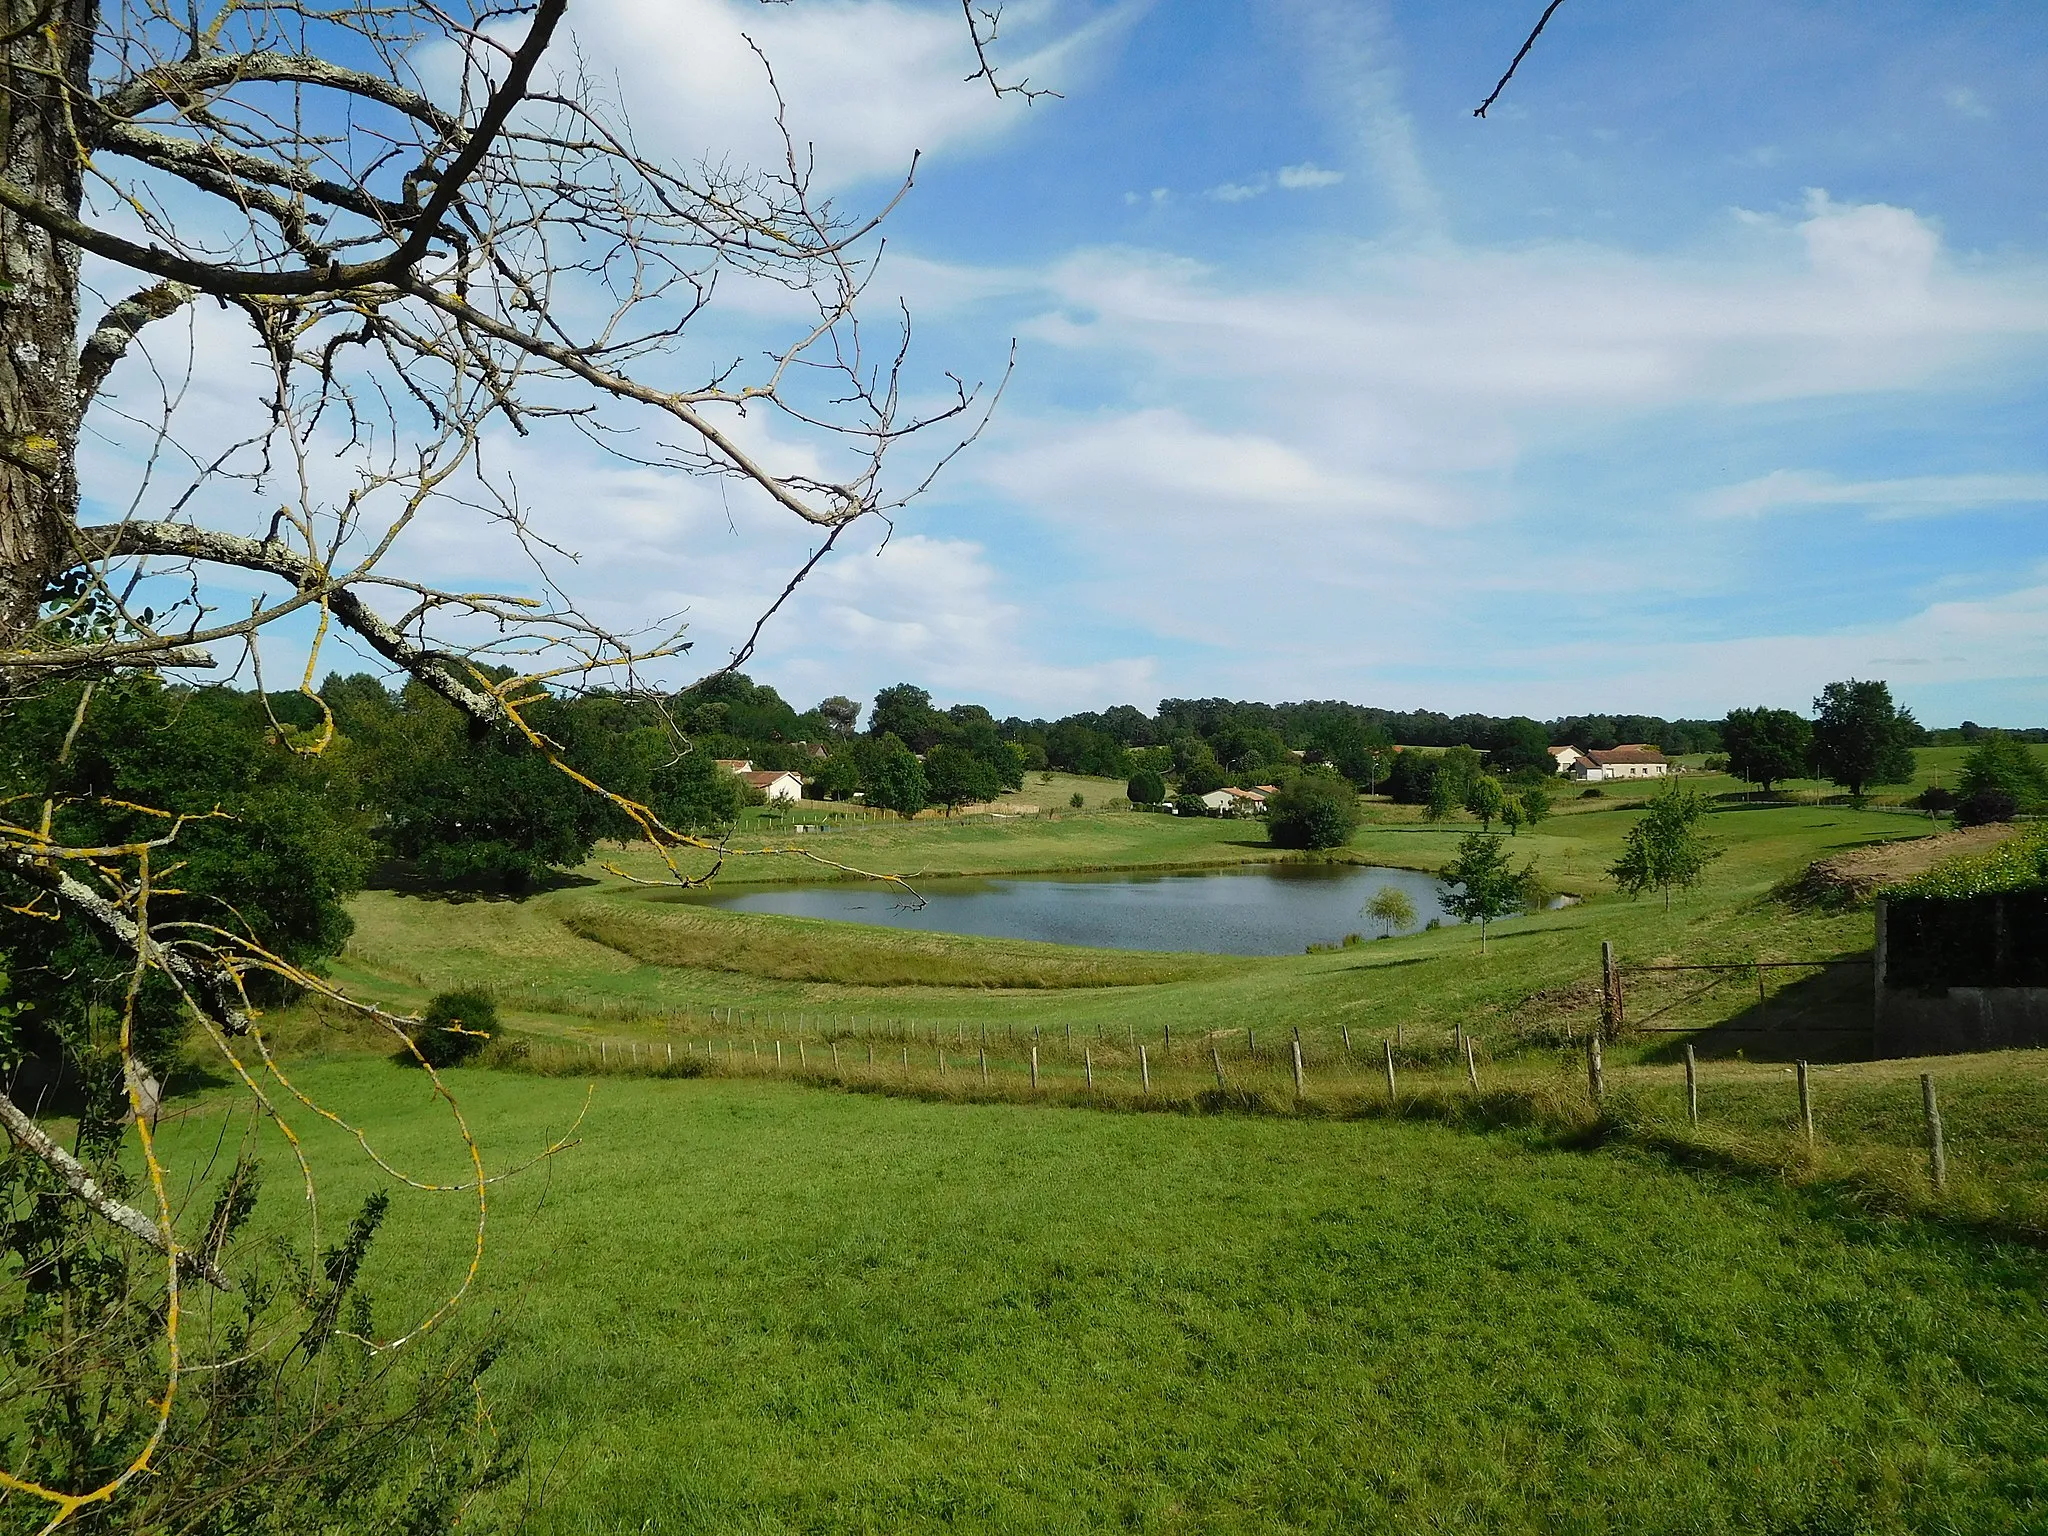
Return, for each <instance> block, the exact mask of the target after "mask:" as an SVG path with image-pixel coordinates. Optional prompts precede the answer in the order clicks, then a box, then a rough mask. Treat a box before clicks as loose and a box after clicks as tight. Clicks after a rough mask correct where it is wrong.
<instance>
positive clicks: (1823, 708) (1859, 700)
mask: <svg viewBox="0 0 2048 1536" xmlns="http://www.w3.org/2000/svg"><path fill="white" fill-rule="evenodd" d="M1813 708H1814V713H1815V716H1816V718H1815V720H1814V722H1813V750H1812V759H1813V768H1814V771H1815V772H1816V773H1818V774H1819V775H1820V776H1821V777H1822V778H1825V779H1830V780H1832V781H1833V782H1835V783H1837V784H1840V785H1841V786H1842V787H1843V788H1845V789H1847V790H1848V791H1849V793H1850V794H1851V795H1853V796H1856V797H1858V798H1859V799H1860V798H1861V796H1862V794H1863V791H1864V790H1865V789H1866V788H1867V787H1868V786H1870V785H1872V784H1904V783H1906V782H1908V781H1909V780H1910V779H1911V778H1912V777H1913V744H1914V743H1915V742H1916V741H1918V740H1919V739H1920V735H1921V731H1920V726H1919V723H1918V722H1917V721H1915V720H1914V718H1913V716H1912V714H1911V713H1910V712H1908V711H1906V710H1903V709H1900V708H1898V707H1897V706H1896V705H1895V704H1893V703H1892V691H1891V689H1890V688H1888V687H1886V686H1885V684H1883V683H1881V682H1877V681H1870V682H1858V681H1857V680H1856V679H1854V678H1851V679H1849V680H1848V681H1847V682H1843V683H1829V684H1828V685H1827V687H1825V688H1823V689H1822V690H1821V692H1820V697H1819V698H1817V699H1815V700H1814V701H1813Z"/></svg>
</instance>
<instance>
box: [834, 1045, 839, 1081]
mask: <svg viewBox="0 0 2048 1536" xmlns="http://www.w3.org/2000/svg"><path fill="white" fill-rule="evenodd" d="M832 1075H833V1076H834V1077H837V1076H838V1075H839V1042H838V1041H837V1040H834V1041H833V1042H832Z"/></svg>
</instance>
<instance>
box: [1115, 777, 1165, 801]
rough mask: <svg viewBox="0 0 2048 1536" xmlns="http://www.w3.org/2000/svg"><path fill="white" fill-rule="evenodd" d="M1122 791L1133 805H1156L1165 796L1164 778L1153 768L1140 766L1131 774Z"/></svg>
mask: <svg viewBox="0 0 2048 1536" xmlns="http://www.w3.org/2000/svg"><path fill="white" fill-rule="evenodd" d="M1124 791H1125V793H1126V794H1128V795H1129V796H1130V798H1131V804H1133V805H1158V804H1159V803H1160V802H1161V801H1163V800H1164V799H1165V798H1166V780H1165V779H1163V778H1161V777H1160V776H1159V774H1158V772H1157V770H1155V769H1152V768H1140V769H1139V770H1138V771H1137V772H1136V773H1134V774H1132V775H1131V780H1130V782H1129V783H1128V784H1126V785H1125V786H1124Z"/></svg>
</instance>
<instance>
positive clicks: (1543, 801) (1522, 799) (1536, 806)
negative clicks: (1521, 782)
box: [1515, 784, 1550, 827]
mask: <svg viewBox="0 0 2048 1536" xmlns="http://www.w3.org/2000/svg"><path fill="white" fill-rule="evenodd" d="M1515 798H1516V800H1517V801H1518V803H1519V804H1520V805H1521V807H1522V825H1523V826H1525V827H1533V826H1535V825H1536V824H1537V823H1538V822H1540V821H1543V820H1545V819H1546V818H1547V817H1548V816H1549V815H1550V791H1549V790H1547V789H1545V788H1544V787H1543V786H1542V785H1541V784H1531V785H1530V786H1529V787H1528V788H1527V789H1525V790H1523V791H1522V792H1521V794H1519V795H1517V796H1516V797H1515Z"/></svg>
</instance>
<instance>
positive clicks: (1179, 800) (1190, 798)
mask: <svg viewBox="0 0 2048 1536" xmlns="http://www.w3.org/2000/svg"><path fill="white" fill-rule="evenodd" d="M1173 808H1174V810H1175V812H1176V813H1178V814H1179V815H1182V816H1206V815H1208V814H1209V807H1208V806H1206V805H1204V804H1203V803H1202V797H1201V796H1200V795H1175V796H1174V797H1173Z"/></svg>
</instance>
